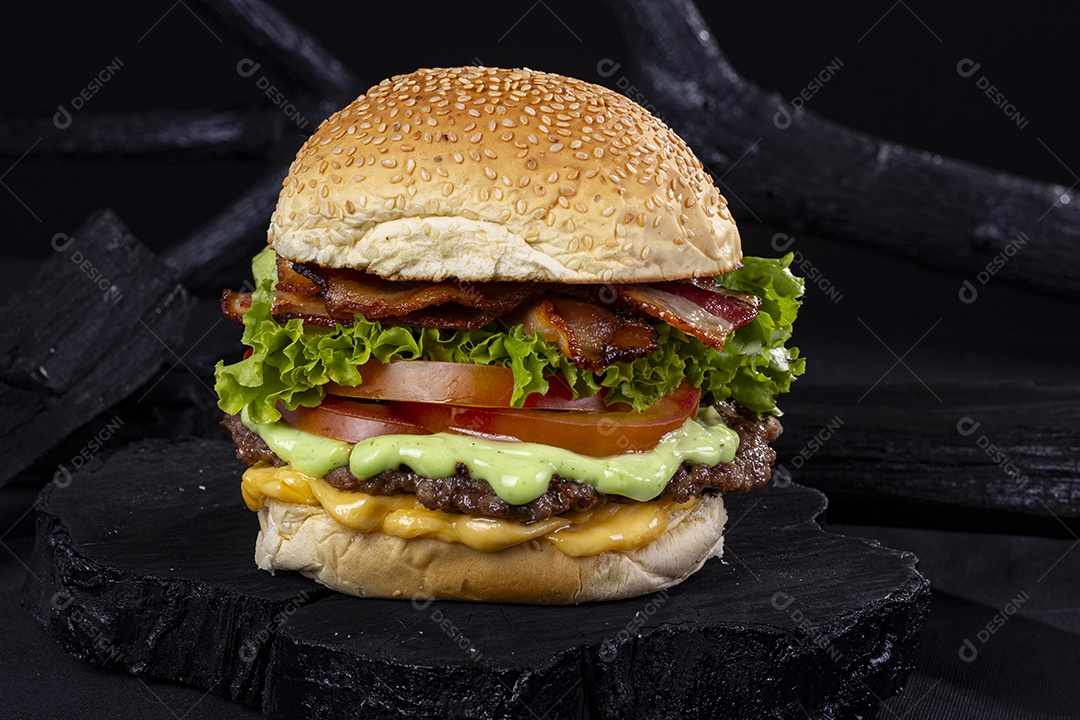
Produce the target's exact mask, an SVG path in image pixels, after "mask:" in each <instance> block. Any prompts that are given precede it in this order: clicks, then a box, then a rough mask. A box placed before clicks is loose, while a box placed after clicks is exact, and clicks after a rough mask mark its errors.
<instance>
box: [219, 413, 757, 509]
mask: <svg viewBox="0 0 1080 720" xmlns="http://www.w3.org/2000/svg"><path fill="white" fill-rule="evenodd" d="M240 418H241V420H242V421H243V423H244V425H245V426H246V427H247V428H248V429H249V430H251V431H252V432H254V433H256V434H257V435H258V436H259V437H261V438H262V439H263V440H264V441H265V442H266V444H267V445H268V446H269V447H270V449H271V450H273V451H274V452H275V453H276V454H277V456H278V457H280V458H281V459H282V460H285V461H286V462H287V463H289V464H290V465H292V466H293V467H294V468H295V469H296V470H298V471H299V472H302V473H304V474H306V475H312V476H314V477H322V476H323V475H325V474H326V473H328V472H330V471H331V470H333V469H334V468H337V467H343V466H345V465H348V466H349V469H350V470H351V471H352V474H353V475H355V476H356V477H358V478H369V477H373V476H375V475H378V474H379V473H381V472H383V471H385V470H392V469H396V468H398V467H400V466H402V465H404V466H406V467H408V468H409V469H411V470H412V471H413V472H415V473H416V474H417V475H421V476H423V477H430V478H439V477H447V476H450V475H453V474H454V473H455V472H456V468H457V464H458V463H462V464H464V465H465V466H466V467H467V468H468V470H469V474H470V475H472V476H473V477H476V478H480V479H482V480H486V481H487V482H488V484H490V485H491V487H492V489H493V490H494V491H495V494H496V495H498V496H499V497H500V498H502V499H503V500H504V501H506V502H507V503H509V504H511V505H524V504H525V503H527V502H531V501H532V500H535V499H536V498H538V497H540V496H541V495H543V494H544V493H545V492H546V491H547V488H548V483H549V482H550V481H551V477H552V475H555V474H558V475H560V476H562V477H565V478H573V479H574V480H575V481H577V482H581V483H585V484H588V485H591V486H593V487H594V488H596V490H597V491H598V492H602V493H606V494H611V495H622V496H624V497H628V498H632V499H634V500H641V501H645V500H651V499H653V498H655V497H657V496H658V495H660V493H662V492H663V491H664V488H665V487H667V484H668V482H670V481H671V478H672V476H674V474H675V471H676V470H678V469H679V466H680V465H681V464H682V463H684V462H691V463H701V464H704V465H716V464H717V463H728V462H731V461H732V460H733V459H734V457H735V451H736V449H738V447H739V436H738V434H736V433H735V431H734V430H732V429H730V428H729V427H727V426H726V425H724V423H723V421H722V420H721V419H720V416H719V414H718V413H717V412H716V411H715V410H713V409H712V408H706V409H703V410H702V411H701V413H700V414H699V415H698V419H697V420H696V421H695V420H687V421H686V422H685V423H684V424H683V425H682V427H680V428H678V429H677V430H673V431H671V432H669V433H668V434H667V435H665V436H664V437H663V438H662V439H661V440H660V443H659V444H658V445H657V446H656V447H655V448H653V449H652V450H649V451H647V452H639V453H626V454H623V455H614V456H611V457H603V458H597V457H589V456H587V455H580V454H578V453H575V452H571V451H569V450H563V449H561V448H557V447H551V446H549V445H541V444H537V443H521V442H505V441H499V440H485V439H482V438H475V437H469V436H466V435H454V434H451V433H435V434H432V435H382V436H379V437H374V438H370V439H368V440H364V441H363V442H359V443H357V444H356V445H350V444H349V443H345V442H340V441H338V440H330V439H327V438H323V437H319V436H317V435H311V434H310V433H305V432H302V431H300V430H294V429H293V428H290V427H288V426H287V425H285V424H284V423H281V422H276V423H269V424H259V423H253V422H251V420H250V418H249V417H248V415H247V412H246V410H245V411H243V412H241V414H240Z"/></svg>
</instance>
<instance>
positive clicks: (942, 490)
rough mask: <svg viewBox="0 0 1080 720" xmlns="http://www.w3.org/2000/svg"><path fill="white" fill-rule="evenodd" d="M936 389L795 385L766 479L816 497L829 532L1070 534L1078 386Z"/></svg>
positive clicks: (1077, 519) (1079, 518) (1079, 497)
mask: <svg viewBox="0 0 1080 720" xmlns="http://www.w3.org/2000/svg"><path fill="white" fill-rule="evenodd" d="M935 391H936V392H937V394H938V395H939V396H940V397H941V400H942V402H941V403H940V404H939V403H937V402H933V401H930V402H927V400H928V399H929V398H928V395H927V393H926V390H925V388H923V387H922V386H921V385H887V384H883V385H879V386H878V387H877V388H875V389H874V391H873V393H870V394H869V395H866V393H865V389H863V388H858V389H856V388H852V387H834V386H813V385H810V386H807V387H800V388H799V389H798V391H797V392H794V393H792V394H791V395H790V396H788V397H786V398H785V399H784V413H785V414H784V417H783V423H784V434H783V436H782V437H781V438H780V440H778V441H777V443H776V448H777V453H778V461H779V464H778V466H777V472H776V474H775V476H774V480H778V481H779V482H781V483H782V482H785V481H790V480H792V479H793V480H795V481H796V482H799V483H802V484H805V485H809V486H812V487H815V488H818V489H819V490H821V491H823V492H825V493H826V494H827V495H828V496H829V501H830V520H832V521H834V522H849V523H860V524H863V523H865V524H878V525H897V524H899V525H908V526H922V527H937V528H946V529H950V530H957V531H965V530H966V531H972V532H974V531H982V532H995V533H1025V534H1035V535H1046V536H1051V537H1064V538H1073V537H1075V536H1076V535H1080V457H1078V455H1077V452H1078V449H1080V387H1061V386H1058V387H1048V386H1040V385H1034V384H1032V383H1022V382H1011V383H971V384H966V385H942V386H935ZM864 396H865V397H864Z"/></svg>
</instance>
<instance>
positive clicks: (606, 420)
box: [393, 382, 701, 457]
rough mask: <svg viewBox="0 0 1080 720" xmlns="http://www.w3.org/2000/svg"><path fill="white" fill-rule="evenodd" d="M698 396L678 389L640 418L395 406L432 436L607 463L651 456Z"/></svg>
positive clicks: (694, 407) (694, 391)
mask: <svg viewBox="0 0 1080 720" xmlns="http://www.w3.org/2000/svg"><path fill="white" fill-rule="evenodd" d="M700 401H701V390H699V389H698V388H695V387H693V386H691V385H690V384H689V383H685V382H684V383H683V384H682V386H681V387H679V389H678V390H676V391H675V392H673V393H671V394H670V395H667V396H666V397H664V398H663V399H661V400H660V401H659V402H657V403H656V404H655V405H653V406H652V407H650V408H649V409H648V410H646V411H645V412H642V413H639V412H635V411H633V410H629V411H625V412H619V411H606V412H562V411H557V410H518V409H507V408H471V407H459V406H452V405H439V404H434V403H404V402H402V403H394V404H393V406H394V407H396V408H397V409H398V410H399V411H400V413H401V416H402V417H404V418H406V419H407V420H408V421H410V422H412V423H413V424H414V425H418V426H421V427H424V428H426V429H427V430H429V431H431V432H452V433H457V434H459V435H473V436H476V437H483V438H489V439H497V440H521V441H524V442H536V443H543V444H545V445H554V446H556V447H561V448H565V449H567V450H572V451H573V452H576V453H581V454H582V455H591V456H594V457H607V456H609V455H620V454H623V453H628V452H634V451H645V450H651V449H653V448H654V447H656V444H657V443H658V442H659V441H660V438H661V437H663V436H664V435H665V434H667V433H668V432H671V431H672V430H675V429H677V428H679V427H680V426H682V424H683V423H684V422H686V420H687V419H688V418H691V417H694V415H695V414H696V413H697V411H698V405H699V403H700Z"/></svg>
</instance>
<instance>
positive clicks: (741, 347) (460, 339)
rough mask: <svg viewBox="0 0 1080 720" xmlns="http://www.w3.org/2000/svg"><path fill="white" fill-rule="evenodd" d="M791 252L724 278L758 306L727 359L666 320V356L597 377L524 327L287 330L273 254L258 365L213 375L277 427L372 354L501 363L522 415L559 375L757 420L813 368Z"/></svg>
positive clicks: (259, 277) (583, 384)
mask: <svg viewBox="0 0 1080 720" xmlns="http://www.w3.org/2000/svg"><path fill="white" fill-rule="evenodd" d="M791 259H792V256H791V255H790V254H789V255H787V256H786V257H784V258H781V259H778V260H772V259H764V258H751V257H748V258H743V267H741V268H740V269H738V270H734V271H732V272H731V273H728V274H727V275H722V276H720V277H719V280H720V282H721V283H722V284H723V285H724V286H725V287H728V288H730V289H733V290H743V291H746V292H751V293H754V294H755V295H757V296H758V297H760V298H761V299H762V305H761V311H760V312H759V313H758V315H757V317H756V318H754V320H753V321H751V322H750V323H748V324H746V325H744V326H743V327H741V328H739V329H738V330H736V331H735V332H734V333H733V334H732V335H731V337H730V338H728V341H727V343H726V345H725V346H724V350H723V351H722V352H719V351H717V350H715V349H713V348H710V347H708V346H706V345H705V344H704V343H702V342H701V341H699V340H697V339H695V338H692V337H689V336H688V335H686V334H684V333H682V332H680V331H679V330H676V329H675V328H673V327H671V326H670V325H668V324H666V323H657V326H656V329H657V332H658V334H659V345H660V347H659V349H658V350H656V351H655V352H652V353H650V354H649V355H648V356H646V357H643V358H639V359H637V360H634V361H633V362H628V363H615V364H613V365H611V366H609V367H607V368H605V369H603V370H601V371H599V372H591V371H588V370H582V369H581V368H579V367H577V366H576V365H574V363H573V362H572V361H570V360H569V359H568V358H566V357H565V356H564V355H563V354H562V353H561V352H560V351H559V348H558V346H556V345H554V344H553V343H549V342H547V341H546V340H543V339H542V338H540V337H535V336H527V335H525V334H524V332H523V331H522V328H521V326H520V325H519V326H515V327H512V328H510V330H508V331H505V332H504V331H500V330H497V329H495V328H494V326H488V327H486V328H482V329H480V330H438V329H435V328H415V327H404V326H385V327H384V326H383V325H382V324H380V323H378V322H374V321H370V320H366V319H364V318H363V317H361V316H357V317H356V322H355V324H354V325H353V326H352V327H344V326H342V325H338V326H337V327H335V328H333V329H329V328H320V327H315V326H307V327H305V326H304V323H303V321H301V320H298V319H297V320H289V321H288V322H286V323H279V322H277V321H276V320H274V318H273V317H272V316H271V315H270V308H271V304H272V302H273V292H274V283H275V282H276V277H277V276H276V269H275V258H274V253H273V250H271V249H270V248H266V249H265V250H263V251H262V252H261V253H259V254H258V255H257V256H256V257H255V259H254V261H253V262H252V271H253V274H254V276H255V282H256V288H255V291H254V293H253V294H252V302H251V309H250V310H249V311H248V312H247V313H246V314H245V315H244V335H243V342H244V344H245V345H247V346H248V347H250V348H251V349H252V354H251V356H250V357H248V358H246V359H244V360H241V361H239V362H236V363H233V364H231V365H226V364H225V363H224V362H223V361H219V362H218V364H217V367H216V368H215V370H214V375H215V384H214V389H215V390H216V391H217V394H218V398H219V401H218V406H219V407H220V408H221V409H222V410H224V411H225V412H227V413H237V412H240V410H241V409H242V408H244V407H247V409H248V413H249V414H250V416H251V419H252V420H254V421H255V422H258V423H268V422H274V421H276V420H277V419H279V418H280V417H281V413H280V412H279V411H278V409H277V405H278V403H280V404H281V405H282V406H284V407H286V408H289V409H295V408H297V407H299V406H301V405H304V406H308V407H313V406H315V405H318V404H319V402H320V401H321V400H322V396H323V390H322V386H323V385H324V384H326V383H327V382H330V381H333V382H336V383H338V384H340V385H359V384H360V383H361V382H362V379H361V377H360V373H359V372H358V371H357V369H356V368H357V367H358V366H359V365H362V364H364V363H365V362H367V361H368V360H370V359H372V358H375V359H377V360H380V361H382V362H387V361H389V360H441V361H448V362H461V363H473V364H476V365H496V366H501V367H507V368H510V370H511V371H512V372H513V374H514V393H513V396H512V397H511V404H512V405H514V406H515V407H520V406H521V404H522V403H523V402H524V399H525V397H526V396H527V395H530V394H532V393H536V392H540V393H542V392H545V391H547V388H548V383H547V381H546V380H545V379H544V378H545V376H558V375H562V376H563V377H564V378H566V380H567V383H568V384H569V385H570V387H571V388H572V389H573V391H574V396H575V397H585V396H589V395H594V394H596V393H597V392H599V391H600V390H601V389H603V388H607V389H608V394H607V401H608V402H609V403H614V402H626V403H629V404H631V405H632V406H633V407H634V408H635V409H637V410H644V409H645V408H647V407H649V406H650V405H652V404H653V403H655V402H656V401H657V400H659V399H660V398H661V397H663V396H664V395H666V394H667V393H669V392H672V391H673V390H675V389H676V388H677V387H679V385H680V384H682V382H683V380H684V379H686V380H689V381H690V383H691V384H693V385H695V386H697V387H700V388H701V389H702V400H703V402H715V401H717V400H725V399H727V398H729V397H733V398H735V399H736V400H738V401H739V402H741V403H742V404H743V405H745V406H746V407H748V408H750V409H751V410H754V411H755V412H758V413H762V414H767V413H776V412H778V411H777V409H776V396H777V395H779V394H780V393H784V392H787V391H788V389H789V388H790V387H791V382H792V381H793V380H794V379H795V378H796V377H798V376H799V375H801V374H802V372H803V370H804V369H805V361H804V360H803V359H802V358H800V357H799V353H798V349H796V348H787V347H785V343H786V341H787V340H788V339H789V338H790V337H791V324H792V322H793V321H794V320H795V315H796V313H797V312H798V308H799V304H800V303H799V300H798V298H799V297H800V296H801V295H802V292H803V283H802V280H801V279H799V278H796V277H795V276H794V275H792V274H791V272H790V271H789V270H788V269H787V268H788V265H790V264H791Z"/></svg>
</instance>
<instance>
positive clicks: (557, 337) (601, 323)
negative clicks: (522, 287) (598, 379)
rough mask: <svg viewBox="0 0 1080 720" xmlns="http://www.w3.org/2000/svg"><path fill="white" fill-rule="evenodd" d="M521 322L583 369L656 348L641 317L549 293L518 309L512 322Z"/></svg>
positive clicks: (628, 358)
mask: <svg viewBox="0 0 1080 720" xmlns="http://www.w3.org/2000/svg"><path fill="white" fill-rule="evenodd" d="M518 322H520V323H521V325H522V326H523V328H524V330H525V333H526V334H527V335H533V334H535V335H540V336H541V337H543V338H544V339H545V340H547V341H548V342H551V343H555V344H557V345H558V346H559V349H560V350H561V351H562V353H563V355H565V356H566V357H568V358H570V359H571V360H573V361H574V364H576V365H577V366H578V367H582V368H585V369H586V370H600V369H603V368H605V367H607V366H608V365H610V364H611V363H614V362H627V361H631V360H636V359H637V358H639V357H644V356H645V355H648V354H649V353H651V352H652V351H653V350H655V349H656V348H657V344H656V338H657V335H656V330H655V329H653V327H652V326H651V325H649V324H648V323H647V322H645V321H644V320H641V319H637V318H626V317H619V316H617V315H616V314H615V313H614V312H612V311H610V310H608V309H606V308H603V307H598V306H596V305H593V304H591V303H587V302H584V301H582V300H576V299H574V298H568V297H561V296H557V295H556V296H549V297H547V298H546V299H541V300H538V301H537V302H534V303H531V304H530V305H528V306H526V307H525V308H524V309H519V310H518V312H516V313H514V315H513V316H512V318H511V324H517V323H518Z"/></svg>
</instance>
